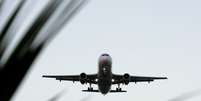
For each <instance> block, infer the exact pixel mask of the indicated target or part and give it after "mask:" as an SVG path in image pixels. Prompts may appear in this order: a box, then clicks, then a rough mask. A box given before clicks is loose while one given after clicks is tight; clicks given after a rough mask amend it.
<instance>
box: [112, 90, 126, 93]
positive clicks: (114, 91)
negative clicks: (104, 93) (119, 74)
mask: <svg viewBox="0 0 201 101" xmlns="http://www.w3.org/2000/svg"><path fill="white" fill-rule="evenodd" d="M118 92H127V91H125V90H121V91H117V90H110V93H118Z"/></svg>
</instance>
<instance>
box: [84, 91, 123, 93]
mask: <svg viewBox="0 0 201 101" xmlns="http://www.w3.org/2000/svg"><path fill="white" fill-rule="evenodd" d="M82 91H83V92H100V91H99V90H82ZM118 92H127V91H125V90H121V91H117V90H110V93H118Z"/></svg>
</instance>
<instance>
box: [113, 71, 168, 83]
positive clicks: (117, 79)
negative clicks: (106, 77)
mask: <svg viewBox="0 0 201 101" xmlns="http://www.w3.org/2000/svg"><path fill="white" fill-rule="evenodd" d="M112 78H113V80H114V81H113V82H112V84H119V83H124V84H128V83H129V82H135V83H136V82H151V81H154V80H159V79H167V77H147V76H130V75H129V74H128V73H125V74H124V75H119V74H113V76H112Z"/></svg>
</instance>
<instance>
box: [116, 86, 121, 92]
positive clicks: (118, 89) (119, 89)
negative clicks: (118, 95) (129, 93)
mask: <svg viewBox="0 0 201 101" xmlns="http://www.w3.org/2000/svg"><path fill="white" fill-rule="evenodd" d="M116 91H117V92H118V91H122V90H121V88H120V84H118V87H117V88H116Z"/></svg>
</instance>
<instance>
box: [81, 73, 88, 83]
mask: <svg viewBox="0 0 201 101" xmlns="http://www.w3.org/2000/svg"><path fill="white" fill-rule="evenodd" d="M86 79H87V75H86V73H81V74H80V83H81V84H85V83H86Z"/></svg>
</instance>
